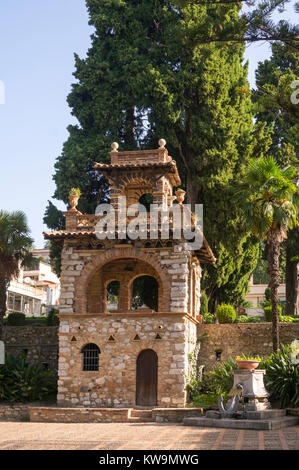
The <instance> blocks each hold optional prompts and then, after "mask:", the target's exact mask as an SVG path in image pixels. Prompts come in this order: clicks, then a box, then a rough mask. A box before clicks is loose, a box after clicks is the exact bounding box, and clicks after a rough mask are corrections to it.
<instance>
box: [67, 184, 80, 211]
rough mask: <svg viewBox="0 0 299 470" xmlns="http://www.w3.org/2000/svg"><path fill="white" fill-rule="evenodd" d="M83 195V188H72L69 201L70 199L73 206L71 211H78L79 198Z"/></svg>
mask: <svg viewBox="0 0 299 470" xmlns="http://www.w3.org/2000/svg"><path fill="white" fill-rule="evenodd" d="M80 196H81V190H80V188H72V189H71V190H70V192H69V201H70V206H71V209H70V210H71V211H76V210H77V205H78V201H79V198H80Z"/></svg>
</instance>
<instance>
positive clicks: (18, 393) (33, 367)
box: [0, 355, 57, 403]
mask: <svg viewBox="0 0 299 470" xmlns="http://www.w3.org/2000/svg"><path fill="white" fill-rule="evenodd" d="M56 388H57V385H56V379H55V376H54V373H53V372H51V371H49V370H45V369H43V368H42V367H41V366H40V365H39V364H28V363H27V362H26V358H25V357H24V356H17V357H14V356H11V355H7V356H6V359H5V364H4V365H0V400H5V401H9V402H11V403H15V402H26V401H27V402H28V401H35V400H41V399H42V398H44V397H46V396H49V395H53V394H54V393H56Z"/></svg>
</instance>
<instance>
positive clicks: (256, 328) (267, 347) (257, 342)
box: [198, 323, 299, 371]
mask: <svg viewBox="0 0 299 470" xmlns="http://www.w3.org/2000/svg"><path fill="white" fill-rule="evenodd" d="M205 333H207V334H208V337H207V338H205V339H203V340H202V341H201V348H200V351H199V363H200V364H203V365H204V366H205V371H208V370H210V369H211V368H212V367H213V366H214V365H215V364H217V363H219V361H220V360H221V361H226V360H227V359H228V358H229V357H230V356H231V357H233V358H235V357H236V356H238V355H240V354H242V353H244V354H249V353H251V354H258V355H259V356H264V355H266V354H269V353H271V352H272V350H273V344H272V324H271V323H239V324H222V325H214V324H213V325H204V324H200V325H198V336H199V337H200V336H202V335H204V334H205ZM279 334H280V342H281V343H282V344H289V343H291V342H292V341H293V340H294V339H299V324H298V323H280V324H279ZM216 353H218V356H219V354H220V357H219V358H218V360H217V359H216Z"/></svg>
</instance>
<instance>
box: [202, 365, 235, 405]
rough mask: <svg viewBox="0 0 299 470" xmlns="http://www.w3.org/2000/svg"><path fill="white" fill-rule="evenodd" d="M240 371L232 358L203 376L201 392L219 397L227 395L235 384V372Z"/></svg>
mask: <svg viewBox="0 0 299 470" xmlns="http://www.w3.org/2000/svg"><path fill="white" fill-rule="evenodd" d="M236 369H238V366H237V364H236V362H235V361H234V359H232V358H231V357H230V358H229V359H228V360H227V361H225V362H222V363H221V364H220V365H217V366H214V367H213V369H212V370H211V371H209V372H207V373H205V374H204V375H203V379H202V384H201V391H202V392H204V393H211V394H216V395H217V396H218V395H226V394H227V393H228V392H229V391H230V390H231V388H232V386H233V383H234V377H233V370H236Z"/></svg>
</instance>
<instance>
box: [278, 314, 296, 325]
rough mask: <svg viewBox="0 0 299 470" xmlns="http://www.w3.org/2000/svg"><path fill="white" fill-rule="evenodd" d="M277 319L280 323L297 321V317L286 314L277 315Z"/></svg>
mask: <svg viewBox="0 0 299 470" xmlns="http://www.w3.org/2000/svg"><path fill="white" fill-rule="evenodd" d="M279 321H280V322H282V323H296V322H298V321H299V320H298V318H295V317H290V316H288V315H280V316H279Z"/></svg>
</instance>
